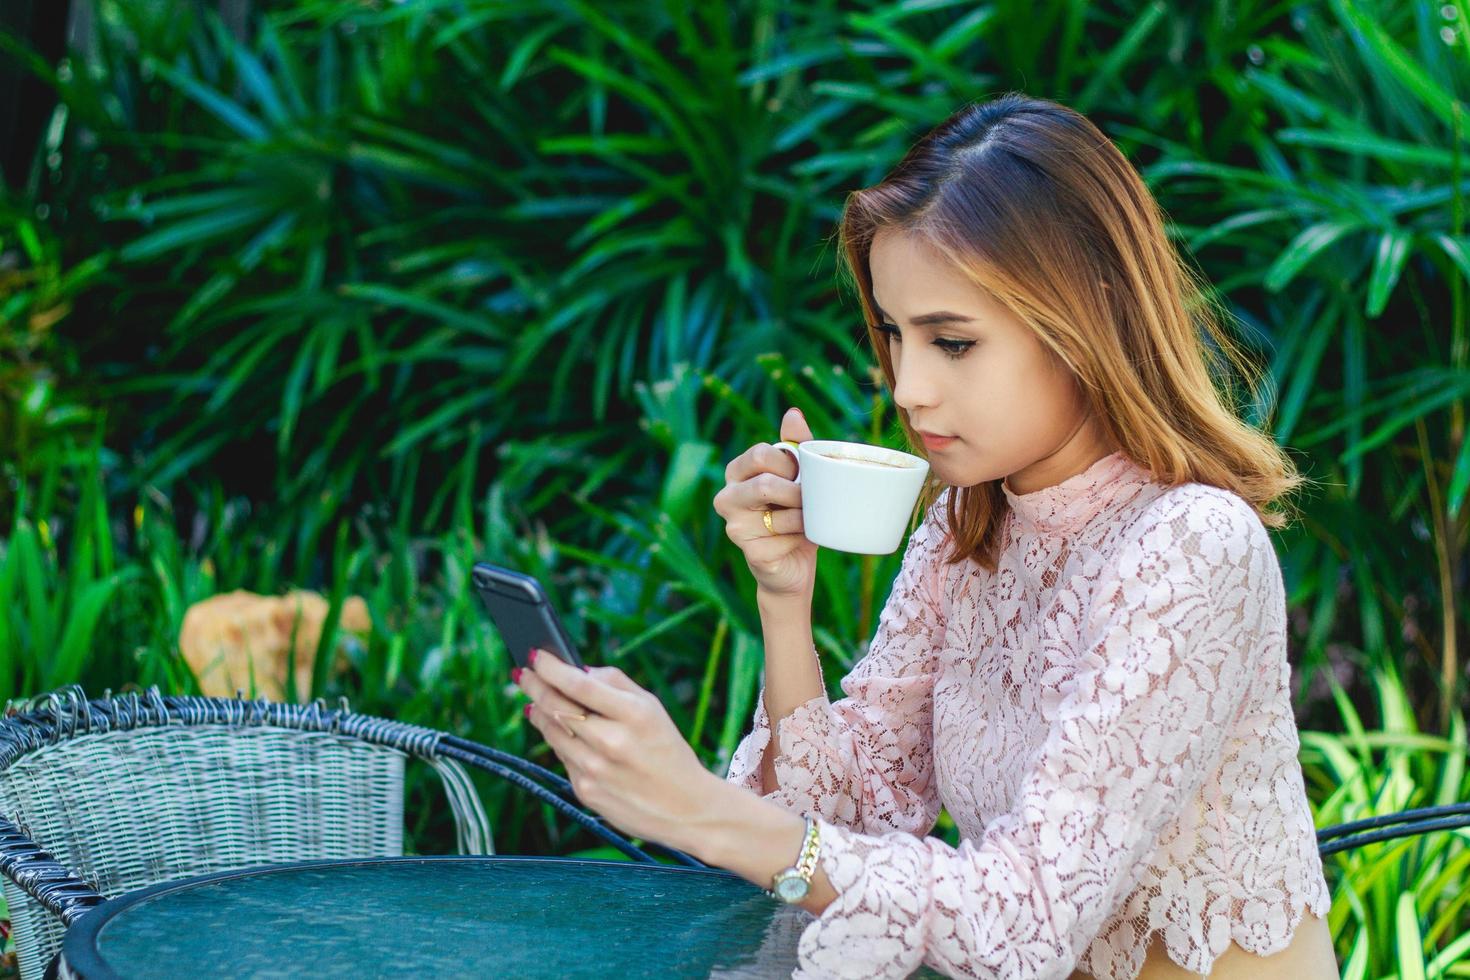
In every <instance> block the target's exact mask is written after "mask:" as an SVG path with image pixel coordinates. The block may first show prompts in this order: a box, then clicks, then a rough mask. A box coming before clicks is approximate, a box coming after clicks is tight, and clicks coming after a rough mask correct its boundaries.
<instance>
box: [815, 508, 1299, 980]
mask: <svg viewBox="0 0 1470 980" xmlns="http://www.w3.org/2000/svg"><path fill="white" fill-rule="evenodd" d="M1167 499H1168V495H1165V497H1163V498H1161V500H1167ZM1160 510H1161V511H1163V513H1161V514H1154V515H1151V516H1149V517H1146V518H1145V519H1144V521H1143V522H1142V523H1143V524H1146V525H1147V526H1146V527H1145V526H1139V527H1136V528H1135V531H1134V532H1130V533H1129V543H1125V544H1122V545H1120V546H1119V548H1118V550H1117V551H1116V552H1115V553H1114V554H1113V556H1111V558H1110V560H1109V562H1108V564H1107V566H1106V567H1105V569H1104V570H1103V573H1102V574H1101V575H1100V577H1099V578H1098V579H1097V582H1096V591H1095V592H1094V593H1093V596H1094V598H1093V601H1092V602H1091V604H1090V606H1089V609H1088V611H1087V614H1086V617H1085V619H1084V620H1083V622H1082V624H1081V626H1082V630H1081V638H1082V642H1081V645H1080V649H1079V660H1078V667H1077V670H1076V672H1075V674H1074V675H1073V676H1072V677H1071V678H1069V679H1067V680H1064V681H1062V682H1061V687H1062V692H1061V693H1062V699H1061V701H1060V702H1059V703H1058V705H1057V707H1056V708H1055V711H1054V717H1053V718H1052V719H1051V726H1050V729H1049V733H1048V735H1047V736H1046V738H1045V740H1044V741H1043V743H1042V744H1041V746H1040V747H1039V749H1038V750H1037V752H1036V753H1035V755H1034V756H1033V758H1031V759H1030V760H1028V762H1027V765H1026V776H1025V778H1024V781H1023V782H1022V784H1021V787H1020V791H1019V793H1018V795H1017V796H1016V798H1015V800H1016V802H1015V804H1014V806H1013V807H1012V809H1011V810H1010V811H1009V812H1008V813H1005V814H1003V815H1001V816H999V817H997V818H995V819H993V820H992V821H991V822H990V823H989V824H988V825H987V826H986V827H985V830H984V831H983V833H982V834H981V835H980V837H979V839H976V840H968V839H967V840H963V841H961V843H960V846H959V847H958V848H951V847H949V846H948V845H947V844H946V843H944V842H943V841H940V840H938V839H936V838H932V837H930V838H920V839H916V838H914V837H911V836H909V835H906V834H891V833H890V834H884V835H882V836H865V835H862V834H859V833H854V832H853V831H851V830H849V829H846V828H843V827H839V826H835V825H832V824H830V823H828V822H825V821H824V822H823V823H822V825H821V838H822V848H821V857H820V860H821V864H822V867H823V869H824V870H825V871H826V873H827V876H828V878H829V880H830V881H831V883H832V886H833V888H834V889H835V890H836V891H837V893H838V897H837V898H836V900H834V901H833V902H832V903H831V904H830V905H829V906H828V907H827V908H826V909H825V910H824V911H823V913H822V915H821V916H819V917H817V918H815V919H814V920H813V921H812V922H811V923H810V924H809V925H808V927H807V928H806V930H804V931H803V933H802V938H801V942H800V950H799V952H800V962H801V967H800V968H799V969H798V970H797V972H796V973H795V974H794V976H796V977H798V978H805V980H811V978H815V977H829V976H839V975H840V976H843V977H857V976H863V977H900V976H907V975H908V974H909V973H910V972H911V971H913V970H914V969H915V968H917V967H918V966H919V965H920V962H921V961H923V962H927V963H928V964H929V965H932V966H934V967H935V968H937V969H939V970H941V971H943V972H945V973H947V974H950V975H953V976H957V977H1022V976H1024V977H1052V978H1061V977H1065V976H1067V975H1068V973H1069V972H1070V971H1072V970H1073V969H1074V967H1075V966H1076V964H1077V962H1078V960H1079V958H1080V956H1081V954H1082V953H1083V951H1084V949H1086V948H1087V946H1088V944H1089V943H1090V942H1091V941H1092V940H1093V938H1094V936H1095V935H1096V934H1097V933H1098V931H1099V928H1100V927H1101V925H1102V924H1103V923H1104V921H1105V919H1106V918H1107V917H1108V915H1109V914H1110V913H1111V912H1112V911H1114V910H1115V909H1116V908H1117V907H1118V906H1119V904H1120V903H1121V902H1122V901H1123V899H1124V898H1126V897H1127V896H1128V894H1129V891H1130V890H1131V888H1132V886H1133V884H1134V882H1135V880H1136V879H1137V878H1138V877H1139V875H1140V874H1141V870H1142V866H1143V865H1144V864H1145V863H1146V862H1147V860H1148V859H1149V858H1150V856H1151V854H1152V852H1153V851H1154V850H1155V849H1156V848H1157V846H1158V842H1159V839H1160V835H1161V831H1162V830H1163V828H1164V826H1165V824H1166V823H1167V822H1168V821H1169V820H1171V819H1173V818H1176V817H1177V816H1178V815H1179V813H1180V812H1181V810H1182V809H1183V808H1184V807H1186V806H1188V805H1190V803H1189V801H1190V800H1191V799H1192V798H1193V797H1194V795H1195V794H1196V793H1198V792H1199V790H1200V787H1201V786H1202V784H1203V782H1204V781H1205V780H1206V778H1208V777H1209V776H1210V775H1211V774H1212V773H1213V772H1215V771H1216V770H1217V769H1218V767H1219V765H1220V759H1221V756H1222V746H1223V744H1224V741H1225V739H1226V737H1227V734H1228V733H1229V732H1231V731H1232V728H1233V727H1234V726H1235V725H1236V722H1237V720H1238V719H1239V718H1240V717H1241V716H1242V712H1244V711H1246V710H1248V708H1249V707H1250V700H1251V696H1252V692H1253V691H1254V690H1255V688H1256V686H1257V684H1256V681H1257V679H1258V678H1259V677H1262V676H1263V675H1265V674H1266V673H1267V672H1268V671H1272V670H1274V669H1277V668H1278V667H1279V664H1275V663H1266V662H1264V661H1266V660H1268V659H1270V657H1269V656H1268V653H1269V652H1270V651H1278V650H1279V649H1280V648H1279V647H1278V646H1276V645H1275V644H1274V643H1270V642H1265V639H1266V638H1265V637H1263V633H1268V632H1269V630H1270V628H1271V624H1276V623H1277V620H1276V619H1275V618H1274V617H1271V616H1269V615H1267V609H1268V607H1269V604H1270V601H1271V599H1270V596H1271V595H1272V592H1271V582H1272V581H1279V572H1280V570H1279V566H1277V565H1276V564H1275V562H1276V556H1275V551H1274V550H1273V548H1272V546H1271V542H1270V539H1269V537H1268V536H1267V534H1266V531H1265V528H1264V527H1263V526H1262V525H1261V524H1260V522H1259V520H1257V519H1256V517H1255V514H1254V512H1253V511H1251V510H1250V509H1249V507H1248V506H1247V505H1246V504H1245V503H1244V501H1241V500H1239V498H1235V497H1229V496H1227V495H1225V494H1223V493H1222V494H1212V495H1210V496H1196V497H1193V498H1192V499H1191V500H1190V502H1189V506H1166V507H1163V508H1160ZM1273 576H1274V579H1273ZM1263 651H1267V653H1263ZM1278 655H1279V654H1278ZM1241 887H1244V886H1243V885H1242V886H1241ZM1241 897H1247V896H1245V895H1242V896H1241ZM1226 905H1227V907H1228V903H1226ZM1153 911H1154V912H1159V911H1160V910H1158V909H1155V910H1153ZM1211 911H1212V913H1214V912H1217V911H1218V910H1216V909H1212V910H1211ZM1226 914H1227V915H1228V913H1226ZM1213 917H1214V916H1213V915H1212V918H1213ZM1219 924H1220V923H1218V922H1213V921H1212V922H1210V923H1209V924H1208V925H1209V926H1210V929H1209V935H1210V937H1211V940H1210V942H1211V946H1212V947H1213V953H1210V954H1201V955H1202V956H1206V958H1207V959H1208V960H1209V962H1213V958H1214V956H1216V955H1218V954H1219V953H1220V952H1223V950H1224V947H1225V945H1226V944H1227V943H1228V941H1229V930H1228V928H1227V929H1226V930H1225V933H1224V935H1223V936H1221V935H1220V930H1219V929H1218V928H1215V927H1216V926H1218V925H1219ZM1225 924H1226V925H1227V926H1228V924H1229V923H1228V922H1227V923H1225ZM1145 938H1146V937H1142V936H1140V937H1134V940H1133V941H1142V940H1143V939H1145ZM1126 941H1127V940H1125V942H1126ZM1138 959H1141V955H1140V956H1139V957H1138ZM858 964H862V966H861V967H860V968H858V969H855V966H857V965H858ZM1198 965H1199V964H1198V962H1196V964H1195V967H1197V966H1198ZM1205 965H1206V970H1205V972H1208V969H1207V967H1208V963H1206V964H1205ZM1192 968H1194V967H1192ZM1135 972H1136V971H1135ZM1119 975H1120V976H1121V975H1129V976H1131V975H1133V974H1119Z"/></svg>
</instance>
